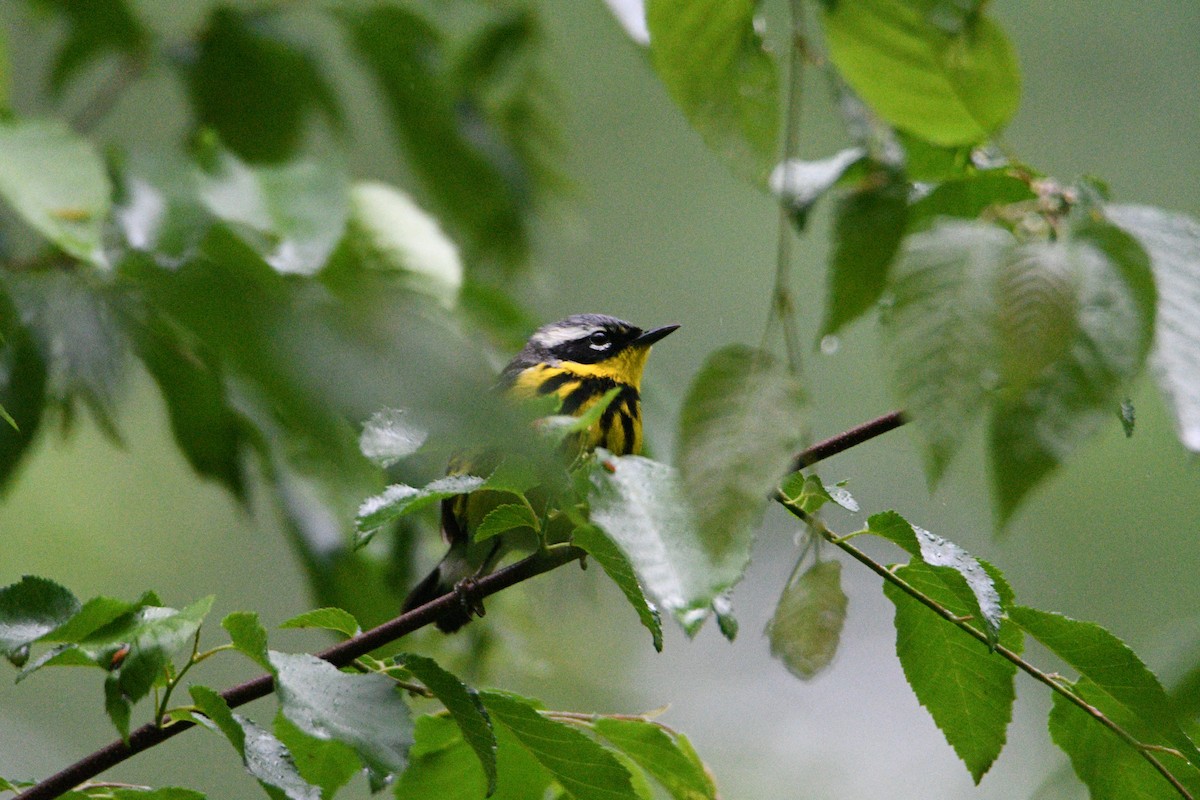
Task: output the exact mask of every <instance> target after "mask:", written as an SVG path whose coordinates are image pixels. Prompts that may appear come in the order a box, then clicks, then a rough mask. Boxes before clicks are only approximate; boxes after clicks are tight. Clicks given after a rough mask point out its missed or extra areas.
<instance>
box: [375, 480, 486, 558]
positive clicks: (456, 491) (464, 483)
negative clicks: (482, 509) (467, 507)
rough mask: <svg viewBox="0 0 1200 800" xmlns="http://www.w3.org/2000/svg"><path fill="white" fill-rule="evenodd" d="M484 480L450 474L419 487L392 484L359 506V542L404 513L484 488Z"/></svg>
mask: <svg viewBox="0 0 1200 800" xmlns="http://www.w3.org/2000/svg"><path fill="white" fill-rule="evenodd" d="M484 483H485V480H484V479H483V478H478V477H475V476H474V475H447V476H446V477H444V478H438V479H437V480H435V481H433V482H432V483H429V484H427V485H425V486H424V487H422V488H420V489H418V488H416V487H414V486H406V485H405V484H402V483H398V484H393V485H392V486H389V487H388V488H387V489H385V490H384V492H383V494H379V495H376V496H374V497H369V498H367V499H366V500H364V501H363V504H362V506H361V507H359V509H358V518H357V519H356V521H355V522H356V525H357V527H358V534H359V536H358V544H359V546H362V545H364V544H366V543H367V541H369V540H370V537H371V536H372V535H374V533H375V531H377V530H379V528H380V527H382V526H383V525H385V524H387V523H388V522H391V521H392V520H394V519H396V518H397V517H400V516H403V515H404V514H410V513H412V512H414V511H418V510H420V509H422V508H425V507H427V506H430V505H433V504H434V503H439V502H441V501H442V500H445V499H447V498H450V497H454V496H455V495H460V494H468V493H470V492H473V491H476V490H477V489H480V488H482V487H483V485H484Z"/></svg>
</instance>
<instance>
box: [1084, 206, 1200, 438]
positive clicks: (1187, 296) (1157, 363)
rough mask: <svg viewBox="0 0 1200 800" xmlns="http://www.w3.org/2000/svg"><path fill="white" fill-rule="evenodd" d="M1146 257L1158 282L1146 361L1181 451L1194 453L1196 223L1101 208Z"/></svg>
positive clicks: (1198, 306) (1198, 294) (1198, 377)
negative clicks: (1172, 417) (1151, 343)
mask: <svg viewBox="0 0 1200 800" xmlns="http://www.w3.org/2000/svg"><path fill="white" fill-rule="evenodd" d="M1104 213H1105V214H1106V215H1107V216H1108V218H1109V219H1110V220H1112V222H1113V223H1115V224H1116V225H1118V226H1120V227H1121V228H1122V229H1124V230H1125V231H1127V232H1128V233H1129V234H1131V235H1132V236H1133V237H1134V238H1135V239H1137V241H1138V243H1139V244H1141V246H1142V247H1143V248H1145V250H1146V253H1147V254H1148V255H1149V256H1150V267H1151V269H1152V270H1153V272H1154V280H1155V282H1156V283H1157V284H1158V316H1157V322H1158V324H1157V326H1156V330H1155V336H1154V351H1153V353H1152V354H1151V360H1152V363H1153V365H1154V370H1155V376H1156V377H1157V379H1158V385H1159V388H1160V389H1161V390H1162V392H1163V394H1165V395H1166V397H1167V401H1168V403H1169V405H1170V406H1171V409H1172V411H1173V412H1174V414H1175V424H1176V427H1177V428H1178V430H1179V439H1180V441H1182V442H1183V445H1184V447H1186V448H1188V449H1189V450H1192V451H1193V452H1200V222H1197V221H1196V220H1195V219H1193V218H1192V217H1188V216H1185V215H1183V214H1175V213H1171V212H1168V211H1163V210H1161V209H1157V208H1150V207H1148V206H1126V205H1109V206H1105V209H1104Z"/></svg>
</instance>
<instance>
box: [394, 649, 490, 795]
mask: <svg viewBox="0 0 1200 800" xmlns="http://www.w3.org/2000/svg"><path fill="white" fill-rule="evenodd" d="M396 662H397V663H398V664H401V665H402V666H403V667H404V668H405V669H407V670H408V671H409V672H411V673H412V674H413V675H415V676H416V677H417V679H418V680H419V681H421V683H423V684H425V688H427V689H429V691H431V692H433V695H434V697H436V698H437V699H438V700H439V701H440V702H441V704H442V705H444V706H445V707H446V710H447V711H449V712H450V716H451V718H452V719H453V720H454V722H455V723H456V724H457V725H458V727H459V730H461V731H462V736H463V740H464V741H466V743H467V744H469V745H470V746H471V749H472V750H474V751H475V755H476V756H478V757H479V764H480V766H482V767H483V774H484V776H485V777H486V778H487V793H488V795H491V794H492V793H493V792H495V791H496V747H497V745H496V734H495V733H494V732H493V731H492V721H491V720H490V719H489V718H488V714H487V711H486V710H485V709H484V707H483V702H482V701H481V700H480V699H479V695H478V694H477V693H476V692H475V691H474V690H473V689H470V688H468V687H467V685H466V684H464V683H463V682H462V681H461V680H459V679H458V678H457V677H456V676H455V675H453V674H451V673H450V672H447V671H446V670H444V669H442V668H441V667H440V666H438V664H437V662H435V661H434V660H433V659H430V658H425V657H424V656H419V655H415V654H412V653H406V654H404V655H401V656H399V657H397V659H396Z"/></svg>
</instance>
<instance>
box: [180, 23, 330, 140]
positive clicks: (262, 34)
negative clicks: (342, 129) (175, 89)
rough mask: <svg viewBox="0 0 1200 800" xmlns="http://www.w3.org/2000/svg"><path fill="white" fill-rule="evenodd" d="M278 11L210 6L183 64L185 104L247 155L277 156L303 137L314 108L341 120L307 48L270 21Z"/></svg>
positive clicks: (328, 89) (319, 68)
mask: <svg viewBox="0 0 1200 800" xmlns="http://www.w3.org/2000/svg"><path fill="white" fill-rule="evenodd" d="M278 19H279V15H278V14H275V13H272V12H270V11H267V12H260V13H254V12H242V11H240V10H238V9H235V8H231V7H229V6H221V7H218V8H216V9H215V10H214V11H213V12H212V13H211V15H210V16H209V18H208V20H207V23H206V25H205V27H204V30H203V31H202V32H201V33H200V35H199V37H198V41H197V42H196V52H195V54H194V56H193V57H192V58H191V59H190V60H189V61H188V62H187V63H185V64H184V77H185V80H186V82H187V88H188V93H189V95H190V99H191V104H192V109H193V111H194V113H195V115H196V121H197V122H198V123H199V125H200V126H208V127H211V128H213V129H214V130H216V132H217V133H218V134H220V137H221V139H222V140H223V141H224V142H225V143H226V144H227V145H229V147H231V148H232V149H233V150H234V151H235V152H236V153H237V154H238V155H239V156H241V157H242V158H244V159H246V160H247V161H254V162H264V161H271V162H278V161H282V160H283V159H285V158H287V157H288V156H290V155H292V154H293V153H294V152H295V151H296V150H297V149H298V148H299V146H300V144H301V143H302V141H303V138H304V134H305V128H306V123H307V121H308V118H309V116H310V115H311V113H312V112H313V111H315V110H319V111H321V112H323V113H324V115H325V117H326V118H327V119H329V120H330V121H331V122H333V123H334V125H335V126H336V125H340V123H341V111H340V109H339V107H338V104H337V100H336V96H337V95H336V93H335V92H334V91H333V90H332V88H331V87H330V86H329V84H328V83H327V82H326V80H325V77H324V76H325V70H324V69H323V67H322V65H321V64H320V62H319V61H318V59H317V58H316V57H315V55H314V54H313V53H311V52H309V50H308V49H307V48H306V47H305V46H304V45H302V44H301V43H299V42H298V41H296V40H294V39H293V37H291V36H289V35H288V34H287V33H286V32H285V31H284V30H283V28H282V26H280V25H279V24H278V23H277V20H278Z"/></svg>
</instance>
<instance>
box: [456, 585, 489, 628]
mask: <svg viewBox="0 0 1200 800" xmlns="http://www.w3.org/2000/svg"><path fill="white" fill-rule="evenodd" d="M478 585H479V579H478V578H477V577H476V576H475V575H471V576H468V577H466V578H463V579H462V580H460V581H459V582H458V583H456V584H454V595H455V597H457V598H458V603H459V605H460V606H462V610H463V613H464V614H466V615H467V618H468V619H470V618H471V617H482V616H484V615H486V614H487V610H486V609H485V608H484V607H483V598H482V597H478V596H476V591H477V587H478Z"/></svg>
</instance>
